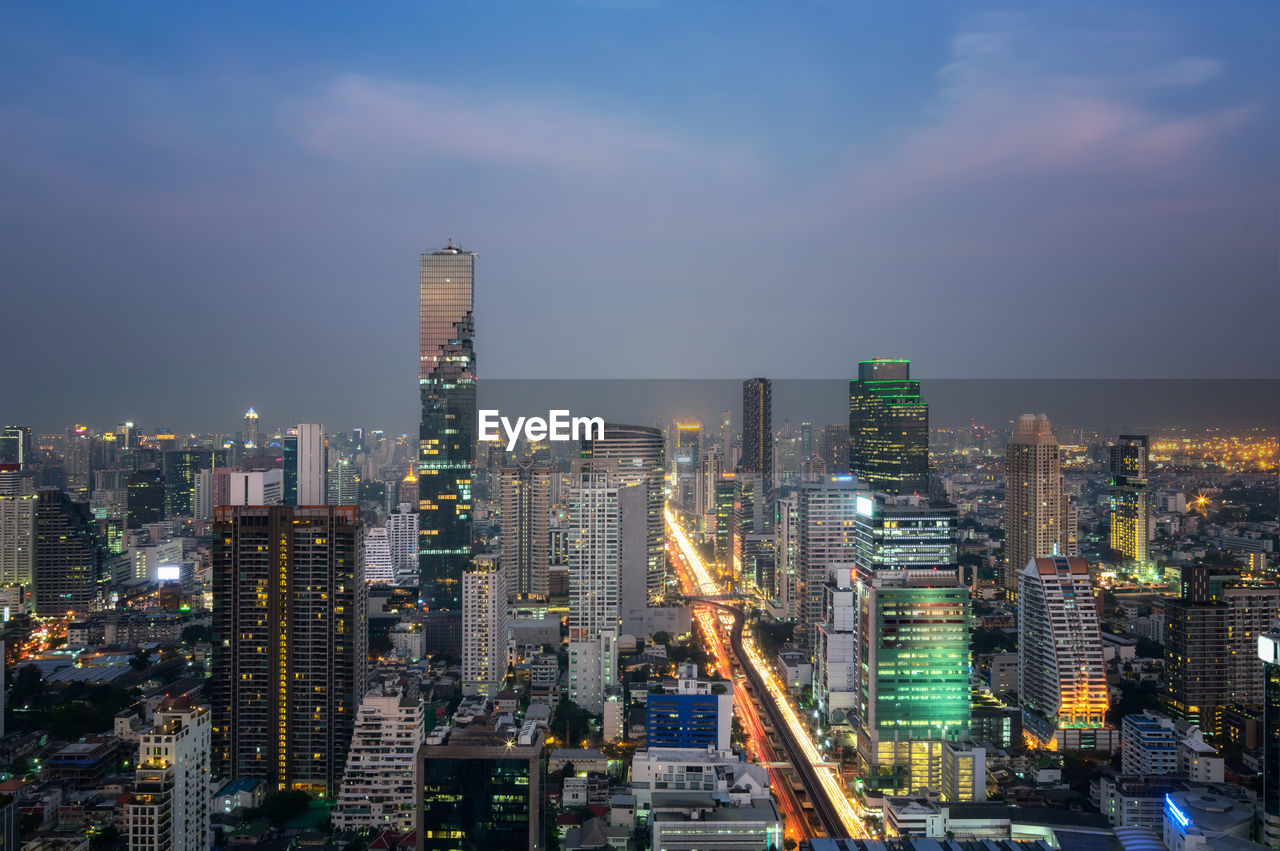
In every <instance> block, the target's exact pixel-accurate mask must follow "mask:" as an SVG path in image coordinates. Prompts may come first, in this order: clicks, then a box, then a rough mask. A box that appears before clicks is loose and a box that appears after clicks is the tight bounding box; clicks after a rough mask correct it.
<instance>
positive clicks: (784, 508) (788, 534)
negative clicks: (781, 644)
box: [773, 490, 800, 621]
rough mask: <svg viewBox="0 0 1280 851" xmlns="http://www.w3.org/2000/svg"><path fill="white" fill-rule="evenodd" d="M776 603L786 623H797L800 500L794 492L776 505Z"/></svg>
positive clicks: (774, 578)
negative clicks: (795, 621) (792, 621)
mask: <svg viewBox="0 0 1280 851" xmlns="http://www.w3.org/2000/svg"><path fill="white" fill-rule="evenodd" d="M773 505H774V525H773V536H774V542H773V555H774V573H773V600H774V602H775V603H777V606H778V612H779V615H780V616H781V618H782V619H783V620H788V621H791V620H795V619H796V608H797V603H798V600H799V594H800V591H799V575H800V566H799V560H800V534H799V530H800V514H799V511H800V500H799V498H798V497H797V496H796V494H795V491H794V490H791V491H788V492H787V493H785V494H782V495H780V496H779V497H778V498H777V499H776V500H775V501H774V504H773Z"/></svg>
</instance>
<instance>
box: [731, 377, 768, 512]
mask: <svg viewBox="0 0 1280 851" xmlns="http://www.w3.org/2000/svg"><path fill="white" fill-rule="evenodd" d="M738 469H739V470H741V471H742V472H744V473H759V474H760V475H761V477H762V480H763V484H764V492H765V501H766V503H768V502H770V499H769V497H770V495H771V494H772V493H773V382H772V381H770V380H769V379H767V378H748V379H747V380H746V381H744V382H742V459H741V460H740V461H739V462H738Z"/></svg>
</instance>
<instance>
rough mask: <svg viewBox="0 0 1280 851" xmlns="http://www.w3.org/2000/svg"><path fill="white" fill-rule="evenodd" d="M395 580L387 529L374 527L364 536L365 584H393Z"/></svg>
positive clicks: (393, 562) (394, 567)
mask: <svg viewBox="0 0 1280 851" xmlns="http://www.w3.org/2000/svg"><path fill="white" fill-rule="evenodd" d="M395 578H396V566H395V561H394V560H393V559H392V558H391V543H390V541H389V540H388V539H387V527H385V526H374V527H372V528H371V529H368V530H367V531H366V532H365V535H364V579H365V581H366V582H393V581H395Z"/></svg>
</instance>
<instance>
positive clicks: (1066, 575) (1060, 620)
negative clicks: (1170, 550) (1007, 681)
mask: <svg viewBox="0 0 1280 851" xmlns="http://www.w3.org/2000/svg"><path fill="white" fill-rule="evenodd" d="M1020 588H1021V589H1022V590H1021V591H1020V592H1019V595H1018V698H1019V700H1020V701H1021V702H1022V706H1023V711H1024V714H1023V718H1024V727H1023V729H1024V730H1026V731H1027V732H1028V733H1030V734H1031V735H1032V736H1034V737H1035V738H1036V739H1038V740H1039V741H1041V742H1044V743H1051V744H1052V746H1053V747H1054V748H1056V749H1057V750H1063V749H1068V750H1082V749H1083V750H1095V749H1096V750H1114V749H1115V748H1116V747H1117V746H1119V744H1120V737H1119V732H1118V731H1117V730H1115V729H1114V728H1107V727H1106V723H1107V707H1108V705H1109V703H1110V695H1109V692H1108V688H1107V669H1106V664H1105V663H1104V661H1103V658H1102V630H1101V628H1100V626H1099V624H1098V609H1097V606H1096V605H1095V603H1094V596H1093V582H1092V580H1091V579H1090V576H1089V563H1088V562H1087V561H1085V560H1084V559H1082V558H1077V557H1068V556H1038V557H1036V558H1033V559H1031V560H1030V561H1028V563H1027V565H1026V567H1025V568H1024V569H1023V571H1022V576H1021V579H1020Z"/></svg>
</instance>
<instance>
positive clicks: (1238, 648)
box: [1164, 565, 1280, 734]
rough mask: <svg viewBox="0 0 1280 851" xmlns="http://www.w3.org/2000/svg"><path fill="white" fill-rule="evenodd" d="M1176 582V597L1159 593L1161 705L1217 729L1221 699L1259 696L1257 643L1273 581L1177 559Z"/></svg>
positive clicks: (1269, 609) (1277, 596)
mask: <svg viewBox="0 0 1280 851" xmlns="http://www.w3.org/2000/svg"><path fill="white" fill-rule="evenodd" d="M1180 584H1181V588H1182V595H1181V597H1176V598H1172V599H1168V600H1165V609H1164V614H1165V625H1164V651H1165V684H1166V688H1167V693H1166V695H1165V705H1166V708H1167V709H1168V711H1169V714H1170V715H1171V716H1173V717H1174V718H1177V719H1179V720H1183V721H1190V722H1191V723H1193V724H1196V725H1198V726H1199V727H1200V728H1201V729H1202V730H1204V731H1205V732H1206V733H1209V734H1218V733H1220V732H1221V731H1222V713H1223V710H1224V709H1225V708H1226V707H1228V706H1234V705H1246V706H1257V705H1259V704H1261V703H1262V702H1263V697H1264V691H1263V675H1262V664H1261V663H1260V662H1259V661H1258V659H1257V653H1256V645H1257V642H1258V636H1260V635H1262V634H1264V633H1266V632H1268V631H1269V630H1270V629H1271V627H1272V624H1273V622H1274V621H1275V619H1276V617H1277V614H1280V588H1277V587H1275V586H1274V585H1258V584H1256V583H1254V582H1249V581H1246V580H1244V579H1243V578H1242V577H1241V576H1240V574H1239V573H1238V572H1237V571H1236V570H1235V569H1233V568H1223V567H1214V566H1211V565H1189V566H1186V567H1183V568H1182V569H1181V583H1180Z"/></svg>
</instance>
